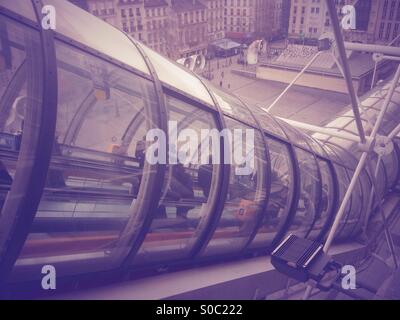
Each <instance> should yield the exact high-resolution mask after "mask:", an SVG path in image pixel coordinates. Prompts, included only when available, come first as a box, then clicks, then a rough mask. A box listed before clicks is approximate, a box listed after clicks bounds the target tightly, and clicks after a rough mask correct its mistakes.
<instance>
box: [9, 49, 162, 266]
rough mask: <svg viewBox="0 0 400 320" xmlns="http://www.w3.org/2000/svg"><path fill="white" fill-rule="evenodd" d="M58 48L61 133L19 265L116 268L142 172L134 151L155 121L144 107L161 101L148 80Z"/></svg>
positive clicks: (57, 129) (58, 117)
mask: <svg viewBox="0 0 400 320" xmlns="http://www.w3.org/2000/svg"><path fill="white" fill-rule="evenodd" d="M56 51H57V59H58V60H57V66H58V81H59V97H58V113H57V127H56V139H55V141H54V144H53V154H52V159H51V165H50V169H49V171H48V175H47V183H46V187H45V190H44V194H43V197H42V199H41V202H40V205H39V209H38V212H37V214H36V217H35V220H34V222H33V225H32V229H31V232H30V234H29V237H28V239H27V240H26V242H25V245H24V248H23V250H22V252H21V254H20V257H19V259H18V260H17V262H16V271H19V269H20V268H22V267H29V266H34V265H38V264H43V263H50V262H51V263H60V262H63V263H65V262H78V261H81V260H83V259H85V260H87V259H97V267H99V266H103V267H111V266H113V265H114V264H115V263H117V262H118V261H119V260H118V258H119V255H118V254H116V253H117V252H119V253H121V252H122V251H118V250H117V249H121V248H118V247H117V246H118V244H117V243H118V242H117V241H118V239H119V234H120V232H121V231H122V230H123V229H124V227H125V225H126V223H127V221H128V218H129V212H130V208H131V206H132V205H133V204H134V202H135V201H136V196H137V193H138V190H139V187H140V182H141V178H142V175H143V172H142V170H143V167H142V165H141V161H140V159H139V158H138V157H137V153H136V152H137V149H138V148H139V141H140V140H142V138H143V136H144V135H145V133H146V132H147V130H148V128H149V127H150V126H151V123H150V119H147V118H146V117H145V114H146V112H143V110H149V109H150V108H154V107H155V104H156V98H155V95H154V87H153V84H152V83H151V82H148V81H147V80H143V79H141V78H139V77H137V76H135V75H133V74H130V73H128V72H126V71H123V70H121V69H119V68H117V67H115V66H113V65H110V64H108V63H107V62H105V61H103V60H100V59H98V58H95V57H93V56H91V55H88V54H85V53H83V52H81V51H79V50H77V49H74V48H72V47H69V46H66V45H64V44H61V43H56ZM138 115H139V116H140V117H142V118H141V121H140V123H139V124H138V123H137V122H135V121H133V119H135V118H137V117H138ZM132 126H133V127H134V128H132ZM129 130H130V134H129V135H127V134H126V131H129ZM124 249H126V248H124ZM87 267H88V268H89V265H87ZM92 267H93V265H92ZM84 269H85V267H84V266H83V265H81V266H80V267H79V272H82V271H83V270H84ZM21 270H23V269H21ZM21 272H22V271H21ZM65 272H66V273H70V272H73V269H71V270H65Z"/></svg>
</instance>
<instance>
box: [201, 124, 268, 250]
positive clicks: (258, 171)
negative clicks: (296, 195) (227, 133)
mask: <svg viewBox="0 0 400 320" xmlns="http://www.w3.org/2000/svg"><path fill="white" fill-rule="evenodd" d="M226 124H227V127H228V129H230V130H235V129H238V130H241V132H242V139H241V141H240V140H237V139H234V141H233V144H232V145H233V152H236V151H235V150H237V149H239V150H241V153H242V155H243V156H247V157H250V158H251V159H253V160H254V161H253V162H254V165H253V170H251V172H249V173H248V174H242V175H238V174H237V170H236V169H238V168H240V167H241V165H240V164H237V163H235V161H233V165H231V174H230V181H229V189H228V198H227V199H226V201H225V207H224V210H223V212H222V216H221V218H220V221H219V223H218V226H217V229H216V230H215V231H214V234H213V236H212V238H211V240H210V241H209V243H208V244H207V247H206V248H205V250H204V251H203V252H202V255H205V256H208V255H215V254H219V253H222V252H223V253H229V252H234V251H238V250H241V249H243V248H244V246H245V245H246V244H247V242H248V240H249V238H250V236H251V235H252V234H253V233H254V231H255V228H256V226H257V225H258V221H259V218H260V216H259V215H260V214H261V212H260V209H261V206H262V204H263V202H264V201H265V196H266V190H265V179H266V178H267V177H266V174H265V165H267V164H266V163H265V162H264V161H265V160H264V159H265V154H266V153H265V152H266V151H265V149H264V146H263V139H262V136H261V134H260V133H259V132H258V131H256V130H254V129H251V128H250V127H247V126H245V125H242V124H241V123H239V122H237V121H235V120H232V119H230V118H226ZM246 129H248V130H249V129H250V130H254V138H255V141H254V142H255V144H254V146H255V148H254V149H250V148H249V145H246V137H245V135H247V134H248V133H247V132H246V131H245V130H246ZM221 201H222V199H221Z"/></svg>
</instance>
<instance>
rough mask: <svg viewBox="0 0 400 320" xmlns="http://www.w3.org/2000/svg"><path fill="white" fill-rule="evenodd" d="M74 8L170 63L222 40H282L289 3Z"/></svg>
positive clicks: (167, 2) (211, 0) (156, 0)
mask: <svg viewBox="0 0 400 320" xmlns="http://www.w3.org/2000/svg"><path fill="white" fill-rule="evenodd" d="M71 1H72V2H74V1H75V2H76V1H78V0H71ZM78 2H80V3H79V5H80V6H81V7H86V10H88V11H89V12H90V13H92V14H94V15H95V16H97V17H99V18H100V19H102V20H104V21H106V22H108V23H110V24H112V25H114V26H115V27H117V28H118V29H120V30H123V31H124V32H126V33H128V34H129V35H131V36H132V37H134V38H135V39H137V40H139V41H141V42H143V43H145V44H146V45H147V46H149V47H150V48H152V49H154V50H155V51H157V52H159V53H161V54H163V55H165V56H168V57H170V58H172V59H178V58H182V57H187V56H190V55H193V54H199V53H203V54H205V53H206V52H207V48H208V45H209V44H210V43H212V42H214V41H219V40H222V39H224V38H225V37H226V38H230V39H233V40H235V41H237V42H241V43H250V42H251V41H253V40H255V39H261V38H265V39H271V38H273V37H274V36H276V35H278V34H287V23H288V19H289V11H290V0H80V1H78ZM81 2H82V3H85V5H84V6H82V5H81Z"/></svg>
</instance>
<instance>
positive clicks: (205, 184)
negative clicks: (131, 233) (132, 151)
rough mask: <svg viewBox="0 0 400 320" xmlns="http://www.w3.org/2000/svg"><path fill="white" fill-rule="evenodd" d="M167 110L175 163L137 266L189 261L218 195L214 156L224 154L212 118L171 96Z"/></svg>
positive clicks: (171, 154) (170, 143)
mask: <svg viewBox="0 0 400 320" xmlns="http://www.w3.org/2000/svg"><path fill="white" fill-rule="evenodd" d="M167 108H168V115H169V117H168V118H169V132H170V134H169V137H170V141H169V153H170V159H169V160H170V161H169V164H168V166H167V171H166V175H165V181H164V186H163V195H162V198H161V200H160V202H159V206H158V209H157V212H155V213H153V216H154V219H153V222H152V224H151V227H150V230H149V231H148V233H147V235H146V238H145V240H144V242H143V244H142V246H141V248H140V250H139V252H138V253H137V254H136V256H135V258H134V263H135V264H146V263H151V262H154V261H157V262H161V261H166V260H170V259H179V258H184V257H187V256H188V254H189V253H190V251H191V249H192V247H193V245H194V244H195V243H196V241H197V239H198V237H199V234H200V231H201V230H202V229H203V228H205V227H206V226H207V221H208V219H209V218H210V214H211V209H210V205H211V203H209V200H210V199H212V195H214V194H215V193H216V192H218V191H217V179H218V177H217V170H216V168H215V165H213V164H212V162H213V159H212V156H213V155H214V156H215V148H217V150H219V149H218V144H217V143H218V142H219V141H218V139H219V132H218V130H217V129H216V128H217V124H216V121H215V119H214V117H213V115H212V114H211V113H208V112H206V111H203V110H202V109H199V108H196V107H194V106H192V105H189V104H188V103H186V102H184V101H181V100H178V99H176V98H172V97H170V96H167ZM210 130H213V132H212V131H210ZM174 136H176V139H175V138H173V137H174ZM210 142H211V143H210ZM209 143H210V144H209ZM188 144H190V145H188ZM188 147H189V148H188ZM203 148H204V149H203ZM172 159H176V160H177V161H175V163H176V164H173V163H174V161H172ZM210 195H211V196H210ZM221 201H222V200H221Z"/></svg>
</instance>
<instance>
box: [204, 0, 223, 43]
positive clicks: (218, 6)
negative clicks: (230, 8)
mask: <svg viewBox="0 0 400 320" xmlns="http://www.w3.org/2000/svg"><path fill="white" fill-rule="evenodd" d="M201 2H202V3H204V5H206V6H207V34H208V35H207V37H208V41H209V42H213V41H216V40H221V39H223V38H225V19H224V18H225V14H224V12H225V0H201Z"/></svg>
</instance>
